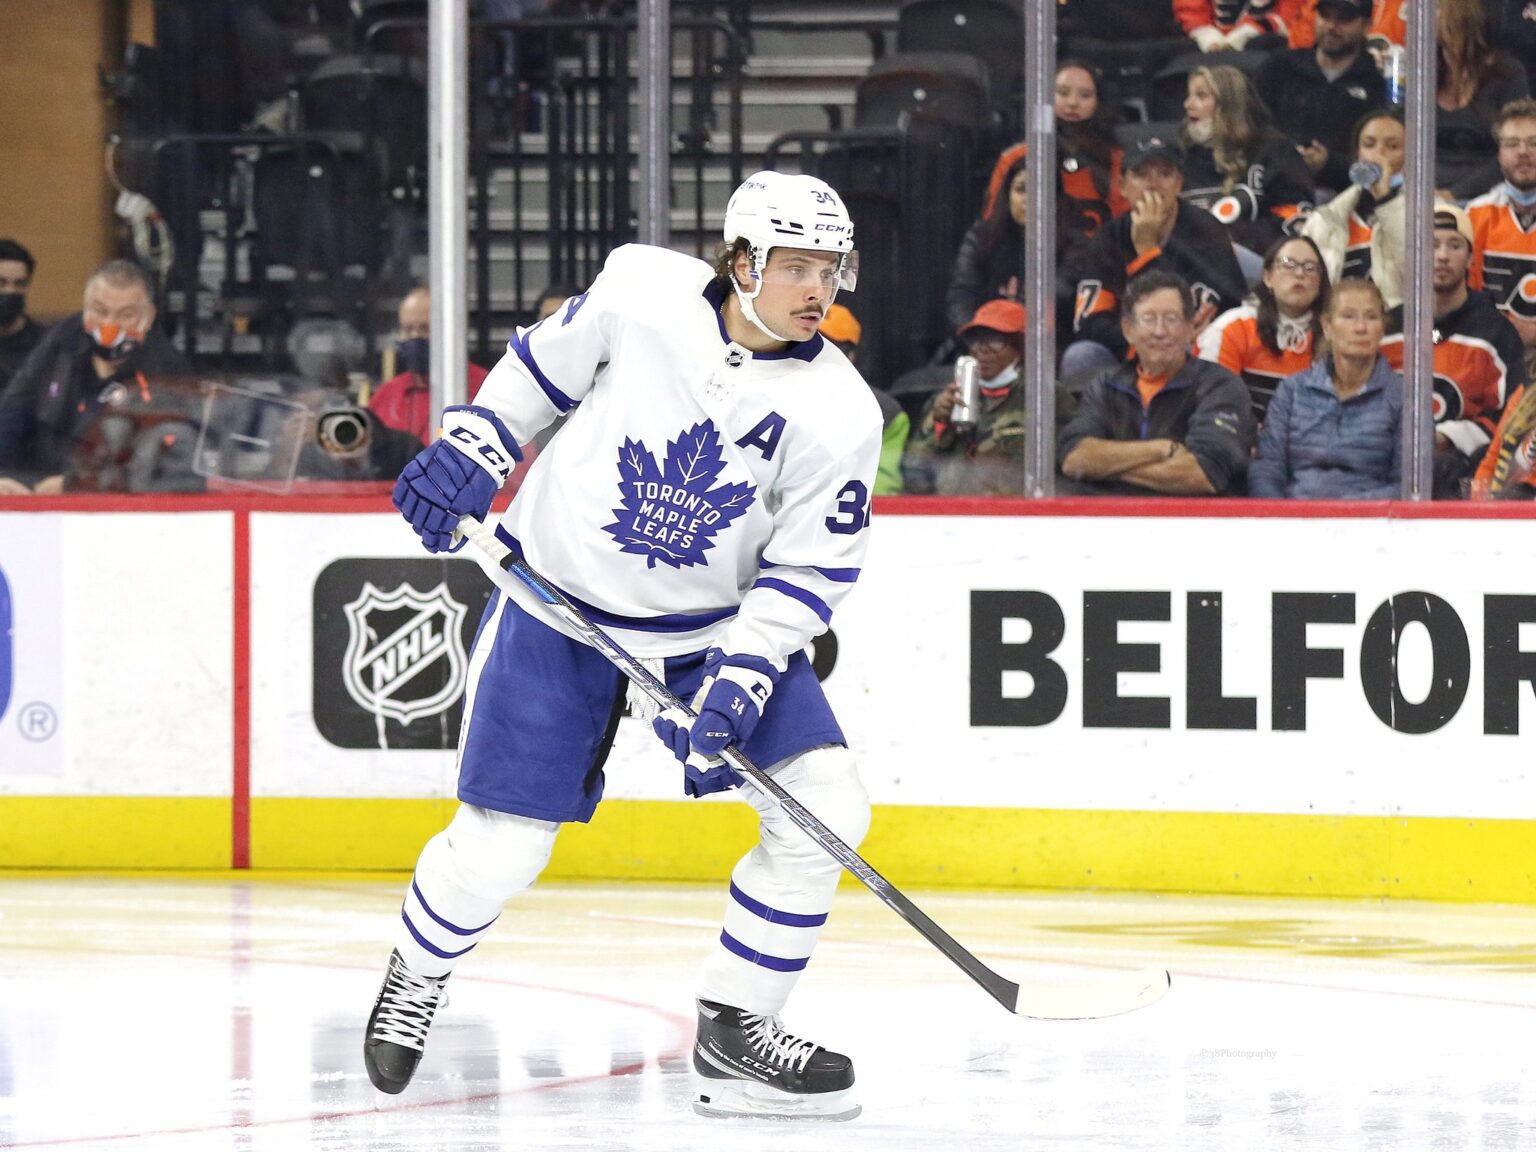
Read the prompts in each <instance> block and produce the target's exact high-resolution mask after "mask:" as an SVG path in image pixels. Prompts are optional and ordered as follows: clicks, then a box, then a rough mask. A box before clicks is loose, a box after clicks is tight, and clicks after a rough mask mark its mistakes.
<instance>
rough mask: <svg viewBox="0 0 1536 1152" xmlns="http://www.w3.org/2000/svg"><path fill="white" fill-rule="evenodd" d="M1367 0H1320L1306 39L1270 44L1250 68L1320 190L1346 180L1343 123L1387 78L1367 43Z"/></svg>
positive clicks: (1348, 158) (1374, 104)
mask: <svg viewBox="0 0 1536 1152" xmlns="http://www.w3.org/2000/svg"><path fill="white" fill-rule="evenodd" d="M1370 16H1371V0H1321V2H1320V3H1319V4H1318V6H1317V15H1316V17H1315V20H1316V40H1315V44H1314V45H1313V46H1311V47H1305V48H1292V49H1291V50H1290V51H1288V52H1276V53H1275V54H1274V55H1272V56H1271V57H1270V58H1269V59H1268V60H1266V61H1265V62H1264V63H1263V65H1261V66H1260V68H1259V70H1258V72H1257V73H1256V74H1255V75H1254V78H1253V83H1254V87H1255V88H1256V89H1258V93H1259V96H1260V98H1262V99H1263V101H1264V103H1265V105H1267V106H1268V108H1269V110H1270V113H1271V115H1272V116H1273V117H1274V121H1275V126H1276V127H1277V128H1279V129H1280V130H1281V131H1282V132H1284V133H1285V134H1286V135H1287V136H1289V137H1290V138H1291V141H1292V143H1294V144H1295V145H1296V148H1297V150H1298V151H1299V152H1300V153H1301V158H1302V160H1303V161H1304V162H1305V163H1306V165H1307V168H1308V169H1309V170H1310V171H1311V173H1312V177H1313V181H1314V183H1315V184H1316V185H1317V186H1318V188H1319V191H1320V194H1319V197H1318V199H1319V200H1322V199H1324V197H1323V196H1322V195H1321V191H1322V190H1327V191H1328V192H1338V191H1340V190H1341V189H1344V188H1346V187H1348V185H1349V166H1350V164H1351V163H1352V162H1353V149H1352V148H1351V147H1350V140H1349V129H1350V126H1351V125H1353V124H1357V123H1358V122H1359V120H1360V117H1362V116H1364V115H1365V114H1366V113H1367V112H1369V111H1370V110H1371V109H1373V108H1380V107H1382V106H1383V105H1385V104H1386V102H1387V95H1386V82H1385V81H1384V80H1383V79H1382V75H1381V71H1380V69H1378V68H1377V66H1376V63H1375V61H1374V60H1372V59H1371V55H1370V53H1368V52H1367V51H1366V50H1365V37H1366V29H1367V25H1368V24H1369V22H1370Z"/></svg>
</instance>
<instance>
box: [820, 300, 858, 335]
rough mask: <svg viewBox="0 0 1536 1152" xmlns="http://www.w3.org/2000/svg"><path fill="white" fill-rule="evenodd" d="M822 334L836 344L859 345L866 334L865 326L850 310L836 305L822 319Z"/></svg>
mask: <svg viewBox="0 0 1536 1152" xmlns="http://www.w3.org/2000/svg"><path fill="white" fill-rule="evenodd" d="M821 334H822V335H823V336H825V337H826V338H827V339H828V340H831V341H833V342H834V343H836V344H857V343H858V342H859V337H860V336H862V335H863V334H864V326H863V325H862V324H860V323H859V319H858V317H857V316H855V315H854V314H853V313H852V312H850V311H848V309H846V308H844V307H843V306H842V305H841V304H834V305H832V307H830V308H828V309H827V314H826V315H825V316H823V317H822V318H821Z"/></svg>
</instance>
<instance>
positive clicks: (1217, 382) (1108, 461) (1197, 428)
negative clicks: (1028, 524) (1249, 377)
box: [1058, 271, 1254, 496]
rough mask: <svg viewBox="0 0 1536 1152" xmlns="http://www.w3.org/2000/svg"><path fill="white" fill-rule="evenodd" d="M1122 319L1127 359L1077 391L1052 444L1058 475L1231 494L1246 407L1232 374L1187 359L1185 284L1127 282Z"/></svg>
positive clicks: (1102, 483)
mask: <svg viewBox="0 0 1536 1152" xmlns="http://www.w3.org/2000/svg"><path fill="white" fill-rule="evenodd" d="M1121 315H1122V323H1123V324H1124V326H1125V339H1126V341H1127V342H1128V343H1129V345H1130V346H1131V349H1132V351H1133V353H1134V356H1135V359H1134V360H1133V361H1132V362H1131V363H1128V364H1124V365H1122V366H1120V367H1118V368H1115V369H1113V370H1112V371H1110V372H1107V373H1105V374H1104V375H1102V376H1100V377H1098V378H1097V379H1095V380H1094V381H1093V382H1092V383H1091V384H1090V385H1089V386H1088V388H1087V389H1085V390H1084V392H1083V395H1082V399H1081V402H1080V403H1079V405H1078V408H1077V411H1076V413H1075V414H1074V415H1073V416H1072V418H1071V420H1070V421H1068V423H1067V426H1066V427H1065V428H1064V429H1062V431H1061V434H1060V437H1059V438H1058V458H1059V459H1060V461H1061V471H1062V475H1063V476H1064V477H1065V478H1066V479H1067V480H1068V481H1069V482H1070V483H1073V484H1075V485H1076V486H1078V487H1080V488H1081V490H1083V491H1090V492H1091V491H1097V492H1111V493H1112V492H1119V493H1136V492H1147V491H1151V492H1160V493H1163V494H1166V495H1181V496H1204V495H1222V494H1225V493H1230V492H1237V491H1240V490H1241V488H1242V482H1243V476H1244V474H1245V473H1246V471H1247V469H1248V457H1249V455H1250V454H1251V453H1252V451H1253V443H1254V427H1253V406H1252V404H1251V403H1250V401H1249V399H1248V390H1247V389H1246V388H1245V387H1244V386H1243V382H1242V380H1240V379H1239V378H1238V377H1237V376H1235V375H1233V374H1232V373H1231V372H1229V371H1227V370H1226V369H1225V368H1223V367H1222V366H1221V365H1219V364H1212V363H1209V362H1208V361H1205V360H1198V359H1191V358H1190V355H1189V346H1190V342H1191V341H1192V340H1193V339H1194V333H1195V323H1194V321H1195V303H1194V297H1193V294H1192V293H1191V292H1190V288H1189V285H1188V283H1187V282H1186V281H1184V280H1183V279H1182V278H1181V277H1179V276H1176V275H1174V274H1172V273H1169V272H1163V271H1152V272H1144V273H1142V274H1141V275H1140V276H1138V277H1136V278H1135V279H1134V280H1132V281H1131V282H1130V284H1129V285H1127V286H1126V289H1125V300H1124V302H1123V304H1122V306H1121Z"/></svg>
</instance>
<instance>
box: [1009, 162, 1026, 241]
mask: <svg viewBox="0 0 1536 1152" xmlns="http://www.w3.org/2000/svg"><path fill="white" fill-rule="evenodd" d="M1008 214H1009V215H1010V216H1012V217H1013V222H1014V223H1015V224H1017V225H1018V226H1019V227H1020V228H1023V227H1024V226H1025V225H1026V224H1028V223H1029V173H1028V172H1027V171H1025V170H1024V169H1022V168H1021V169H1019V171H1017V172H1015V173H1014V174H1013V181H1012V182H1011V183H1010V184H1009V185H1008Z"/></svg>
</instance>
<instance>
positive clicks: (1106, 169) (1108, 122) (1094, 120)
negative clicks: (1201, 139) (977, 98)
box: [989, 60, 1131, 244]
mask: <svg viewBox="0 0 1536 1152" xmlns="http://www.w3.org/2000/svg"><path fill="white" fill-rule="evenodd" d="M1053 100H1054V106H1055V113H1056V164H1057V174H1056V178H1057V184H1056V188H1057V192H1058V200H1057V205H1056V211H1057V213H1058V214H1066V215H1067V216H1068V217H1069V219H1068V221H1067V224H1066V228H1067V232H1068V234H1069V235H1068V236H1067V238H1066V242H1067V243H1068V244H1073V243H1077V242H1078V240H1079V238H1086V237H1089V236H1092V235H1093V234H1094V233H1095V232H1096V231H1098V229H1099V226H1100V225H1101V224H1103V223H1104V221H1106V220H1108V219H1109V218H1110V217H1112V216H1123V215H1125V213H1126V211H1127V210H1129V208H1130V206H1131V205H1130V203H1129V202H1128V201H1127V200H1126V198H1125V192H1124V190H1123V189H1122V188H1121V182H1120V170H1121V168H1122V167H1123V165H1124V162H1125V150H1124V149H1123V148H1121V147H1120V145H1119V144H1118V143H1116V141H1115V117H1114V116H1113V115H1112V114H1111V111H1110V109H1109V106H1108V105H1107V104H1106V103H1105V102H1104V101H1102V100H1101V99H1100V98H1099V76H1098V73H1097V72H1095V71H1094V70H1093V69H1092V67H1091V66H1089V65H1088V64H1085V63H1083V62H1082V61H1080V60H1063V61H1062V62H1061V63H1060V64H1058V65H1057V66H1056V89H1055V94H1054V97H1053ZM989 198H990V197H989Z"/></svg>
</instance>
